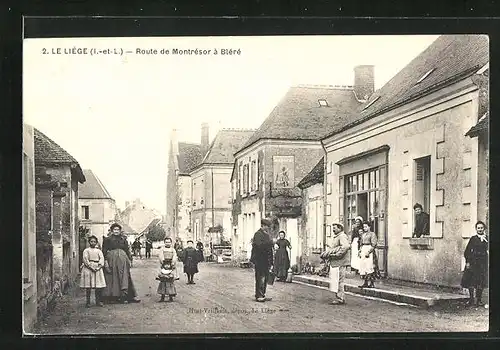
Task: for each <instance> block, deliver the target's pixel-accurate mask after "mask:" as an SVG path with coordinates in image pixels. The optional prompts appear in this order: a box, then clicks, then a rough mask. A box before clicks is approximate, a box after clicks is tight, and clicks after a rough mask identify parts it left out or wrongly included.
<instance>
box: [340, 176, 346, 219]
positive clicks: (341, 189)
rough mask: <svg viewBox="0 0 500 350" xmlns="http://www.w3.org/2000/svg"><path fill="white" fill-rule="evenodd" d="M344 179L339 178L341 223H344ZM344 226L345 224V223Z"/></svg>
mask: <svg viewBox="0 0 500 350" xmlns="http://www.w3.org/2000/svg"><path fill="white" fill-rule="evenodd" d="M344 182H345V181H344V177H343V176H339V221H340V222H344ZM344 226H346V225H345V222H344Z"/></svg>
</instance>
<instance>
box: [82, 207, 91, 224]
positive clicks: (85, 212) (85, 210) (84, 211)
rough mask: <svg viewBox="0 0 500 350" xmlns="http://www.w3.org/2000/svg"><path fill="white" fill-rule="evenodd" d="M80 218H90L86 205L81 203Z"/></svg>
mask: <svg viewBox="0 0 500 350" xmlns="http://www.w3.org/2000/svg"><path fill="white" fill-rule="evenodd" d="M82 218H83V219H85V220H88V219H89V218H90V213H89V206H88V205H82Z"/></svg>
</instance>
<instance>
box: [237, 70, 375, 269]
mask: <svg viewBox="0 0 500 350" xmlns="http://www.w3.org/2000/svg"><path fill="white" fill-rule="evenodd" d="M363 67H364V68H363V69H358V70H357V72H355V75H356V76H357V79H356V82H357V84H358V85H357V86H317V85H301V86H296V87H292V88H291V89H290V90H289V91H288V92H287V94H286V95H285V96H284V98H283V99H282V100H281V101H280V103H279V104H278V105H277V106H276V107H275V108H274V110H273V111H272V112H271V114H270V115H269V116H268V118H267V119H266V120H265V121H264V123H263V124H262V125H261V126H260V128H259V129H258V130H257V131H256V132H255V133H254V135H252V137H251V138H250V140H249V141H248V142H247V143H246V144H245V145H244V146H243V147H242V148H241V149H240V150H239V151H238V152H237V153H236V154H235V158H236V162H235V164H234V169H233V175H232V179H231V182H232V186H233V210H232V225H233V253H234V254H235V255H243V256H244V255H246V257H247V258H248V257H250V253H251V242H250V241H251V239H252V237H253V234H254V233H255V231H256V230H257V229H258V228H259V227H260V220H261V219H262V218H264V217H267V218H272V220H273V222H274V227H273V236H274V238H276V236H277V234H278V232H279V231H280V230H283V231H285V232H286V235H287V238H288V240H289V241H290V243H291V245H292V250H291V257H290V260H291V264H292V265H295V264H297V265H300V263H301V256H302V235H303V234H304V232H303V230H302V229H301V228H302V226H303V223H302V213H303V210H304V206H303V205H304V203H303V197H302V190H301V189H300V188H299V187H298V186H297V185H298V183H299V182H300V180H301V179H303V178H304V177H305V176H306V175H307V174H308V173H309V172H310V171H311V169H312V168H313V167H314V166H315V165H316V164H317V163H318V161H319V160H320V159H321V158H322V157H323V155H324V150H323V147H322V145H321V142H320V139H321V137H322V136H324V135H325V134H326V133H327V131H328V129H329V128H331V127H332V126H334V125H336V124H338V123H339V121H343V120H345V119H346V118H347V117H348V116H350V115H352V114H353V113H354V111H356V110H357V109H358V108H359V106H360V105H361V101H360V100H359V99H358V98H357V94H356V91H358V92H359V94H363V95H364V94H365V93H366V91H370V82H371V90H373V74H371V75H370V72H373V70H372V68H373V67H372V66H363ZM366 67H367V68H366ZM361 86H363V87H364V88H365V90H366V91H365V90H362V89H360V87H361ZM332 116H333V117H332Z"/></svg>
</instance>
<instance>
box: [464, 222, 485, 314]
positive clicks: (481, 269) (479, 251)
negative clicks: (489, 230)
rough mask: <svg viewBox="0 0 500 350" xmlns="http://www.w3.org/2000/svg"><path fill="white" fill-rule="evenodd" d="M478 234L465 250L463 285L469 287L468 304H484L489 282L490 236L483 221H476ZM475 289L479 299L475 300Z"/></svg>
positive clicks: (472, 238)
mask: <svg viewBox="0 0 500 350" xmlns="http://www.w3.org/2000/svg"><path fill="white" fill-rule="evenodd" d="M475 228H476V235H474V236H472V237H471V238H470V239H469V243H467V247H466V248H465V251H464V257H465V270H464V274H463V276H462V283H461V285H462V287H463V288H468V289H469V301H468V302H467V304H468V305H476V306H483V305H484V304H483V302H482V300H481V299H482V296H483V289H484V288H485V287H486V286H487V283H488V237H487V236H486V233H485V230H486V225H485V224H484V222H482V221H478V222H477V223H476V226H475ZM474 290H475V292H476V298H477V300H476V301H475V302H474Z"/></svg>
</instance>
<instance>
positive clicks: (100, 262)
mask: <svg viewBox="0 0 500 350" xmlns="http://www.w3.org/2000/svg"><path fill="white" fill-rule="evenodd" d="M97 242H98V241H97V237H96V236H90V237H89V245H90V247H89V248H86V249H85V250H84V251H83V264H82V275H81V279H80V287H81V288H85V294H86V297H87V303H86V305H85V306H86V307H90V292H91V290H92V289H94V290H95V302H96V305H98V306H103V304H102V301H101V290H102V288H104V287H106V281H105V279H104V272H103V271H102V268H103V266H104V255H103V254H102V252H101V250H100V249H99V248H96V246H97Z"/></svg>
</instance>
